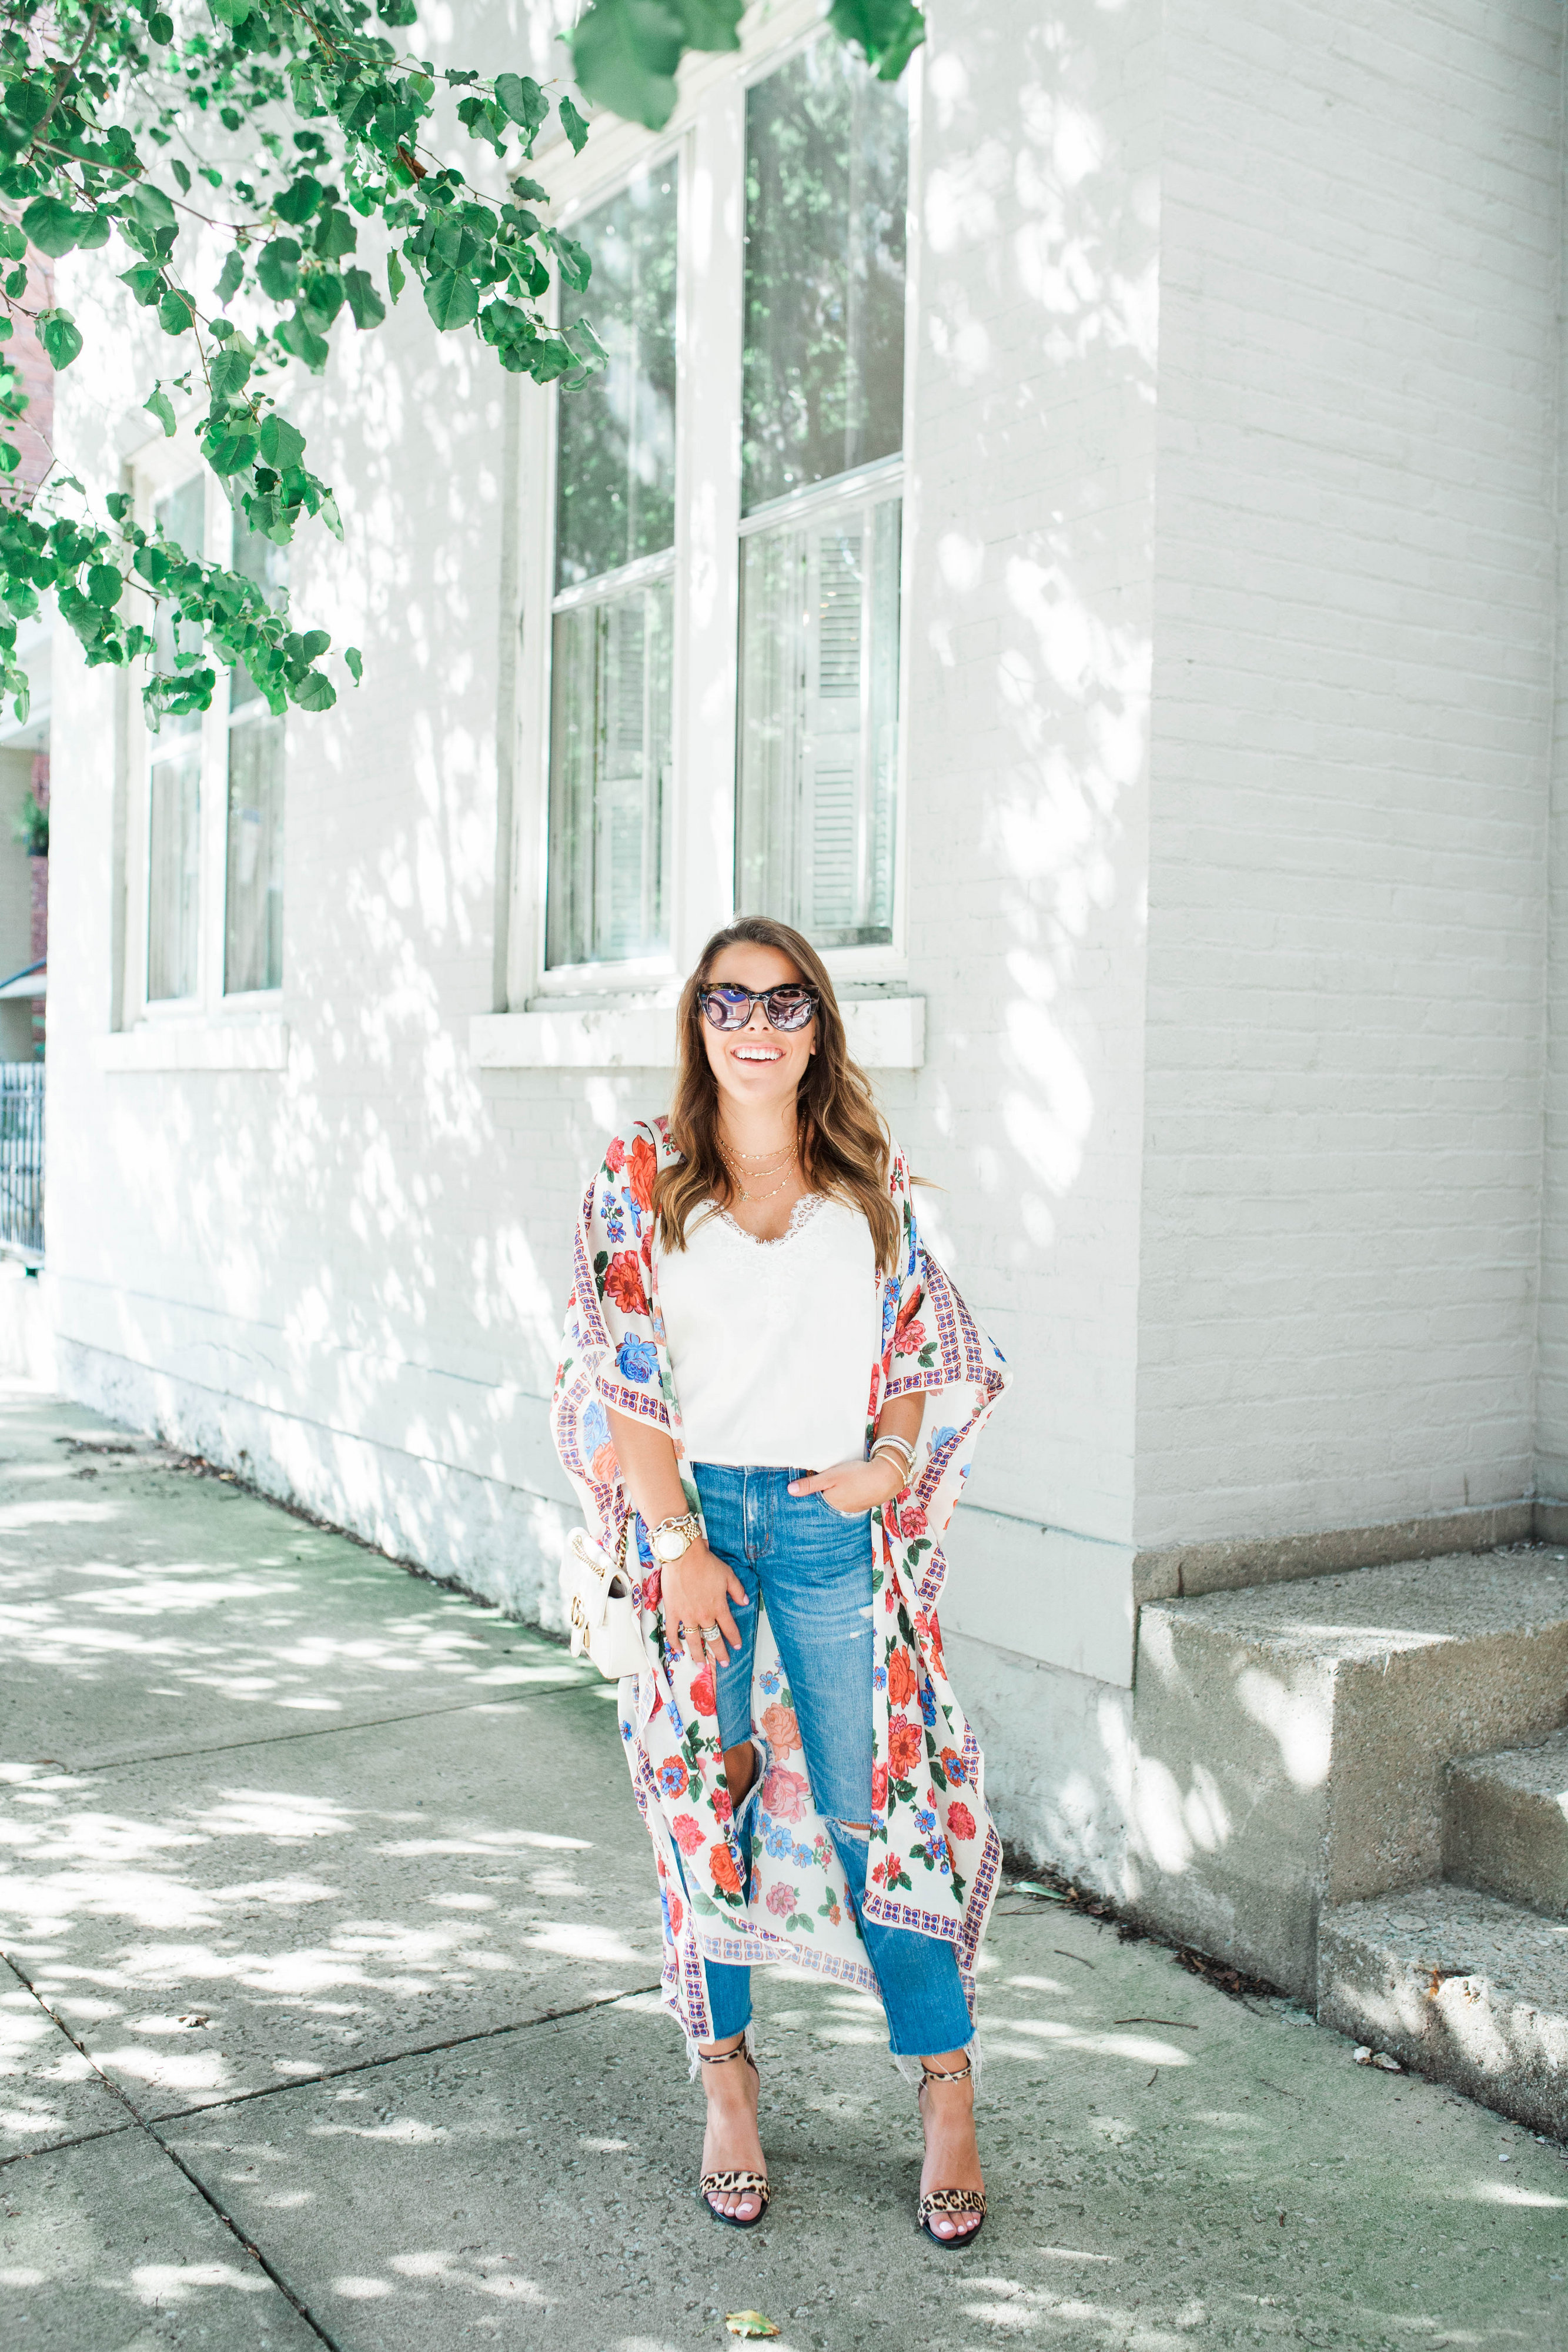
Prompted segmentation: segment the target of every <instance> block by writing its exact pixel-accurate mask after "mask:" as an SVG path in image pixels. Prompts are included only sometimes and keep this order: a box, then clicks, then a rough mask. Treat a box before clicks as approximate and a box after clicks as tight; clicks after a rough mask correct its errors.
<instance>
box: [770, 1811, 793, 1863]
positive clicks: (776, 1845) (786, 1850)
mask: <svg viewBox="0 0 1568 2352" xmlns="http://www.w3.org/2000/svg"><path fill="white" fill-rule="evenodd" d="M762 1844H763V1849H764V1851H765V1852H766V1853H770V1854H772V1855H773V1856H774V1857H775V1859H776V1860H777V1861H779V1862H793V1861H794V1859H795V1841H794V1839H793V1838H792V1837H791V1836H790V1834H789V1831H788V1829H787V1828H786V1827H785V1825H784V1823H783V1822H776V1821H775V1820H774V1819H773V1816H772V1814H771V1813H764V1814H763V1816H762Z"/></svg>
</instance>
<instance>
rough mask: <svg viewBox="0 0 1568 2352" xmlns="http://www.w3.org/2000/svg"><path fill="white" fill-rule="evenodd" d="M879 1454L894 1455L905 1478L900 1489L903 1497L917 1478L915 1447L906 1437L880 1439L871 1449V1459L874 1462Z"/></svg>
mask: <svg viewBox="0 0 1568 2352" xmlns="http://www.w3.org/2000/svg"><path fill="white" fill-rule="evenodd" d="M878 1454H893V1455H894V1459H895V1460H896V1461H897V1463H898V1465H899V1467H900V1468H901V1469H902V1470H903V1472H904V1477H903V1481H902V1483H901V1484H900V1486H899V1489H898V1491H899V1493H900V1494H901V1495H902V1494H903V1492H904V1487H906V1486H909V1485H910V1483H911V1482H912V1480H913V1479H914V1476H915V1448H914V1446H913V1445H911V1444H910V1443H909V1440H908V1439H907V1438H906V1437H879V1438H878V1439H877V1441H876V1444H874V1445H873V1447H872V1449H871V1458H872V1460H873V1462H874V1461H875V1460H876V1457H877V1455H878Z"/></svg>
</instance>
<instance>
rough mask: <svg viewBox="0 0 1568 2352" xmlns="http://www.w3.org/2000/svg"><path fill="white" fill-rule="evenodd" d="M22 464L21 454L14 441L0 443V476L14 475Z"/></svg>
mask: <svg viewBox="0 0 1568 2352" xmlns="http://www.w3.org/2000/svg"><path fill="white" fill-rule="evenodd" d="M21 462H22V452H21V451H20V449H18V448H17V446H16V443H15V441H0V474H14V473H15V472H16V468H17V467H18V466H19V465H20V464H21Z"/></svg>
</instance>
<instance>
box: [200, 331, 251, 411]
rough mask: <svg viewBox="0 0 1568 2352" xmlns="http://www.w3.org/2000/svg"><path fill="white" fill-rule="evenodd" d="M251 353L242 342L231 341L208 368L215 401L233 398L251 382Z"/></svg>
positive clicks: (209, 381) (208, 376) (208, 377)
mask: <svg viewBox="0 0 1568 2352" xmlns="http://www.w3.org/2000/svg"><path fill="white" fill-rule="evenodd" d="M250 369H251V354H250V353H249V352H248V351H246V349H245V348H244V346H243V340H242V341H241V342H240V343H231V344H230V346H229V348H228V349H227V350H226V351H222V352H219V353H218V355H217V357H216V358H215V359H214V362H213V363H212V366H211V367H210V368H209V369H208V370H207V381H208V383H209V384H210V386H211V388H212V394H213V399H214V402H217V401H220V400H232V398H233V397H234V395H235V393H236V392H243V391H244V390H245V388H246V384H247V383H249V382H250Z"/></svg>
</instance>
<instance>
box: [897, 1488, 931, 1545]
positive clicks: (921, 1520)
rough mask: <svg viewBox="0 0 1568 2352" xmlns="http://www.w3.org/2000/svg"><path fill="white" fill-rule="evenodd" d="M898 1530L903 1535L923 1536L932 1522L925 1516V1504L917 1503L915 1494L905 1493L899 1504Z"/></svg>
mask: <svg viewBox="0 0 1568 2352" xmlns="http://www.w3.org/2000/svg"><path fill="white" fill-rule="evenodd" d="M897 1514H898V1532H899V1534H900V1535H901V1536H923V1535H924V1534H925V1530H926V1528H928V1527H929V1526H930V1524H931V1522H930V1520H929V1519H928V1518H927V1517H926V1516H925V1505H924V1503H917V1502H916V1501H915V1497H914V1496H913V1495H905V1496H904V1499H903V1501H902V1502H901V1503H899V1504H898V1506H897Z"/></svg>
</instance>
